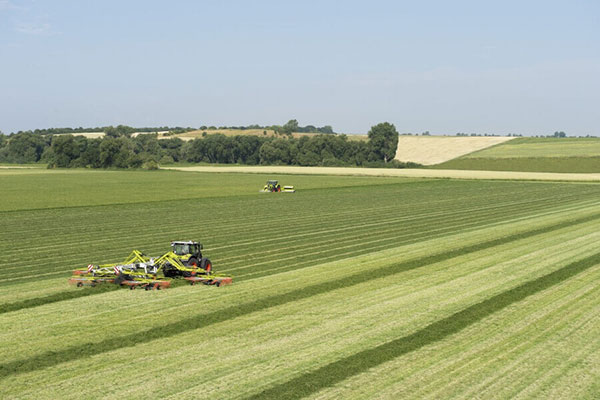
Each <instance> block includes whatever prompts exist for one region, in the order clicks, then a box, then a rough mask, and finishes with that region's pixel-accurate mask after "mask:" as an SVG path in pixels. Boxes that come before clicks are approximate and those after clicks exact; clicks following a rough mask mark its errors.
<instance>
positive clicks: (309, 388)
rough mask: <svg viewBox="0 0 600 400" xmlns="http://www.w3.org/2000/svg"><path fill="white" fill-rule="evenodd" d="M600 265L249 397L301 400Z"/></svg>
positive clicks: (538, 282)
mask: <svg viewBox="0 0 600 400" xmlns="http://www.w3.org/2000/svg"><path fill="white" fill-rule="evenodd" d="M598 264H600V253H596V254H593V255H592V256H590V257H587V258H585V259H583V260H580V261H576V262H574V263H571V264H568V265H566V266H564V267H562V268H560V269H558V270H556V271H553V272H551V273H549V274H547V275H544V276H542V277H540V278H537V279H534V280H531V281H529V282H526V283H523V284H521V285H519V286H517V287H515V288H513V289H510V290H507V291H505V292H502V293H500V294H498V295H495V296H492V297H490V298H488V299H487V300H484V301H482V302H481V303H477V304H475V305H472V306H470V307H467V308H465V309H463V310H461V311H459V312H457V313H454V314H452V315H450V316H448V317H446V318H444V319H441V320H438V321H436V322H434V323H433V324H430V325H428V326H426V327H425V328H423V329H421V330H418V331H416V332H415V333H413V334H411V335H408V336H403V337H400V338H397V339H394V340H392V341H390V342H387V343H384V344H382V345H380V346H377V347H374V348H371V349H367V350H363V351H361V352H358V353H355V354H353V355H351V356H349V357H344V358H341V359H339V360H337V361H335V362H333V363H331V364H328V365H326V366H324V367H321V368H319V369H317V370H314V371H311V372H309V373H306V374H304V375H301V376H299V377H297V378H294V379H292V380H289V381H287V382H284V383H281V384H279V385H276V386H273V387H271V388H269V389H267V390H265V391H263V392H260V393H258V394H256V395H254V396H251V397H249V399H301V398H303V397H305V396H307V395H309V394H311V393H314V392H316V391H318V390H320V389H323V388H326V387H328V386H331V385H333V384H335V383H337V382H340V381H342V380H344V379H346V378H349V377H351V376H353V375H357V374H360V373H361V372H364V371H366V370H368V369H369V368H373V367H376V366H378V365H381V364H383V363H385V362H387V361H391V360H393V359H395V358H397V357H399V356H401V355H403V354H406V353H408V352H411V351H415V350H417V349H420V348H422V347H424V346H427V345H428V344H431V343H435V342H437V341H439V340H442V339H443V338H445V337H447V336H450V335H452V334H455V333H457V332H460V331H461V330H463V329H465V328H466V327H468V326H469V325H472V324H474V323H476V322H478V321H480V320H481V319H483V318H485V317H487V316H489V315H491V314H492V313H495V312H497V311H499V310H502V309H503V308H505V307H508V306H510V305H512V304H514V303H516V302H519V301H521V300H523V299H525V298H526V297H528V296H531V295H533V294H535V293H538V292H540V291H542V290H545V289H548V288H550V287H551V286H554V285H556V284H559V283H561V282H563V281H565V280H566V279H569V278H571V277H573V276H575V275H577V274H579V273H581V272H583V271H585V270H587V269H589V268H591V267H594V266H596V265H598Z"/></svg>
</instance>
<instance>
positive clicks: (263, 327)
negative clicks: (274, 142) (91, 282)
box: [0, 172, 600, 398]
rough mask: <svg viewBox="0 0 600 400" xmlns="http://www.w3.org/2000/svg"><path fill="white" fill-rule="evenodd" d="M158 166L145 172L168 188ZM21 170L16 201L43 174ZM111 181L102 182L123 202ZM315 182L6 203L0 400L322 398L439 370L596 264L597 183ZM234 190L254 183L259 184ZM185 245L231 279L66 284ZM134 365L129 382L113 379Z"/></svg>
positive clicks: (0, 265)
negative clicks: (327, 185) (132, 286)
mask: <svg viewBox="0 0 600 400" xmlns="http://www.w3.org/2000/svg"><path fill="white" fill-rule="evenodd" d="M163 173H164V172H161V174H160V175H159V174H156V175H152V174H147V175H148V176H151V177H152V176H155V177H160V178H157V179H159V180H160V181H163V182H167V181H169V179H164V180H163V178H162V176H163V175H162V174H163ZM141 174H144V173H141ZM164 174H165V175H164V176H166V177H172V179H175V178H177V177H180V176H184V175H188V174H184V173H175V172H169V173H164ZM41 175H42V176H43V175H44V174H41ZM189 175H190V176H192V177H191V178H186V179H190V180H198V181H203V182H209V183H210V182H212V183H210V184H211V185H216V184H217V183H216V182H217V181H216V180H215V181H211V179H213V178H214V177H213V176H210V174H189ZM206 175H209V176H206ZM23 176H24V177H25V178H23V180H22V181H21V183H20V185H21V186H20V188H21V189H20V190H22V191H26V192H27V191H29V190H31V189H32V188H33V187H34V186H35V185H36V184H37V183H38V181H37V180H36V179H32V180H31V181H29V184H28V183H27V182H28V181H27V179H28V178H27V176H28V175H23ZM31 176H34V175H31ZM48 176H50V175H48ZM67 176H69V175H67ZM70 176H72V177H73V178H72V179H74V180H75V181H77V180H78V179H80V178H79V177H77V174H73V175H70ZM111 176H112V177H113V178H112V179H115V180H116V181H114V182H110V181H109V180H107V181H103V182H100V181H99V182H100V183H98V185H99V186H100V187H102V188H104V189H105V190H106V191H107V192H108V193H115V194H116V193H122V192H121V189H119V188H121V187H122V186H121V185H122V183H123V182H119V179H121V177H120V175H118V174H112V175H111ZM290 178H291V177H290ZM323 178H324V181H323V182H326V181H327V180H329V181H330V182H331V183H332V185H331V186H335V187H333V188H331V189H329V190H323V189H322V186H319V185H320V184H321V183H319V182H318V181H317V182H314V183H313V185H315V186H313V187H314V189H306V190H301V191H299V192H298V193H296V195H294V196H283V195H279V196H268V195H267V196H265V195H259V194H258V193H255V192H254V191H253V193H251V194H239V193H230V194H228V193H225V192H223V193H220V194H219V195H212V194H211V195H207V196H204V195H203V194H202V193H198V194H193V193H192V195H193V196H196V197H194V198H175V199H161V198H160V196H158V195H157V198H153V196H152V195H151V194H148V196H145V197H143V198H141V197H136V198H134V199H133V200H131V202H130V203H125V202H118V201H114V202H113V203H110V202H111V197H110V196H107V197H106V198H105V199H104V200H103V201H105V203H103V204H98V203H95V201H96V200H95V199H93V198H90V197H87V195H86V194H85V193H81V192H84V190H83V189H82V190H81V192H78V190H77V185H75V184H74V183H73V182H71V185H72V186H71V187H70V188H69V189H68V192H70V193H71V195H72V196H73V198H74V199H77V201H76V202H75V203H77V204H75V203H74V206H72V207H66V206H62V207H60V206H59V207H53V208H45V207H38V204H37V203H26V204H28V206H29V207H31V208H30V209H28V210H15V209H14V208H13V209H10V210H6V211H4V212H0V221H1V223H2V225H3V227H6V229H3V230H1V231H0V235H3V236H2V237H0V239H2V240H0V246H2V248H1V249H0V250H2V251H0V304H1V305H2V307H3V311H4V312H3V313H2V314H0V356H2V358H3V361H2V363H1V365H0V395H1V396H2V397H40V396H42V397H54V398H58V397H60V398H69V397H77V396H81V392H80V391H79V392H78V391H77V388H81V385H82V382H85V388H86V391H87V392H86V393H88V395H89V396H91V397H107V398H110V397H121V398H122V397H133V398H137V397H144V396H147V395H148V394H149V393H151V394H152V395H153V396H156V397H171V398H199V397H200V398H240V397H244V396H259V397H260V396H261V395H259V394H260V393H262V392H264V393H263V395H267V394H271V395H275V394H280V393H283V392H280V391H281V390H284V389H285V388H284V386H285V387H289V388H290V389H293V390H292V391H291V392H292V393H291V397H294V396H295V397H298V396H300V395H308V394H315V395H316V394H317V393H319V392H321V391H323V390H325V391H326V390H327V389H328V388H335V387H337V385H338V384H344V382H347V381H348V380H352V379H353V378H355V377H357V376H361V375H363V374H365V373H367V372H368V371H367V370H366V369H364V368H363V367H361V365H363V366H364V365H369V366H370V368H373V369H378V368H383V367H384V366H385V365H387V363H389V362H395V361H396V360H398V359H404V357H407V356H408V355H409V354H410V353H419V354H422V357H421V358H423V359H424V360H427V359H428V358H427V357H432V359H433V357H434V355H430V356H427V352H425V353H423V351H424V350H425V349H426V348H428V347H429V346H435V345H437V344H438V343H441V342H445V341H447V340H450V339H451V338H452V337H453V336H454V335H457V334H459V335H460V334H462V333H461V332H462V331H463V330H464V331H466V330H469V329H470V327H473V326H475V325H480V324H484V325H485V324H486V321H487V320H488V319H489V318H491V317H492V316H493V315H496V314H499V313H503V312H504V311H505V310H508V309H511V308H512V307H518V306H519V305H520V304H522V302H524V301H529V300H527V299H529V298H530V297H532V296H533V297H535V296H537V295H538V294H543V293H545V292H546V291H548V290H551V289H552V288H553V287H555V286H561V285H562V284H563V283H569V282H571V281H572V280H573V279H577V276H579V275H581V274H586V273H587V271H590V270H593V268H594V266H595V265H597V264H598V262H597V261H598V260H597V259H596V258H597V257H598V256H597V253H598V250H597V248H596V246H595V243H596V242H597V240H598V238H599V237H598V233H597V228H596V227H597V221H598V218H599V216H600V206H599V205H598V201H597V198H598V194H599V192H600V186H598V185H594V184H577V185H573V184H560V183H531V182H485V181H481V182H475V181H473V182H471V181H450V180H427V181H419V180H395V179H385V180H381V181H377V180H374V181H372V180H371V178H362V179H359V178H353V179H352V180H338V178H335V177H323ZM0 179H2V177H1V176H0ZM122 179H123V180H124V181H129V182H131V180H132V177H131V176H127V175H124V176H123V177H122ZM140 179H141V180H142V181H140V182H139V184H140V186H145V185H146V183H145V182H151V181H152V179H151V178H148V181H144V179H146V178H144V177H142V178H140ZM232 179H239V180H240V185H241V186H244V185H247V187H252V188H253V189H254V190H257V189H256V188H254V186H253V185H254V181H253V180H254V179H255V176H247V175H240V176H237V177H233V178H232ZM307 179H309V180H310V178H307ZM281 180H282V181H283V178H282V179H281ZM142 182H143V183H142ZM135 184H136V183H135V182H133V183H130V184H129V185H128V186H130V187H131V186H133V187H134V188H135ZM170 188H173V186H170ZM212 190H217V189H216V188H213V187H212V186H211V187H208V188H207V191H208V192H211V191H212ZM211 193H213V192H211ZM161 195H162V194H161ZM177 238H192V239H199V240H201V241H202V242H203V243H204V244H205V247H206V255H208V256H209V257H210V258H211V259H212V260H213V262H214V264H215V267H217V268H218V269H219V270H220V271H221V272H227V273H232V274H234V276H235V283H234V285H233V286H230V287H226V288H206V287H189V286H185V287H177V288H175V289H172V290H168V291H160V292H144V291H133V292H132V291H127V290H112V291H104V292H101V291H99V292H94V291H87V290H78V289H76V288H69V287H67V286H66V283H64V284H61V285H57V283H58V282H60V279H61V278H64V279H65V281H66V277H67V276H68V275H69V271H70V270H71V269H73V268H74V267H79V266H84V265H86V264H87V263H89V262H91V261H94V262H105V261H118V260H119V259H120V258H122V257H123V256H125V255H126V254H127V253H128V251H129V250H131V248H134V247H137V248H140V249H141V250H144V251H146V252H148V253H152V254H158V253H160V252H162V251H165V250H166V247H167V246H168V241H169V240H171V239H177ZM560 271H562V272H560ZM564 318H567V319H568V318H570V314H565V315H564ZM485 326H487V325H485ZM511 335H512V334H511V333H510V332H507V333H506V337H507V338H508V337H512V336H511ZM34 337H35V338H39V339H37V340H35V341H32V340H31V338H34ZM410 337H412V338H413V339H410V340H409V339H407V338H410ZM390 343H395V344H394V345H392V344H390ZM411 343H412V344H411ZM414 343H418V344H420V345H417V346H416V347H414V346H415V345H414ZM386 345H387V346H389V347H385V346H386ZM407 346H408V347H407ZM411 346H413V347H411ZM473 346H474V345H473ZM383 349H385V350H386V351H383ZM402 349H404V350H402ZM406 349H409V350H410V351H409V350H406ZM423 354H424V355H423ZM382 357H383V358H382ZM385 357H388V358H385ZM450 357H451V358H452V356H450ZM454 357H457V356H454ZM415 362H416V361H413V362H410V361H408V362H407V365H406V367H407V368H409V369H410V368H411V366H414V365H416V364H414V363H415ZM346 363H347V364H348V369H346V368H342V366H343V365H345V364H346ZM556 365H563V366H564V368H566V369H567V371H573V370H572V369H569V368H570V367H568V366H567V365H566V364H561V363H559V364H556ZM481 367H482V365H481V364H477V362H474V363H473V365H472V366H469V367H468V370H469V371H473V373H474V374H475V375H477V372H476V371H477V370H478V368H481ZM124 370H129V371H136V372H135V374H134V375H135V379H134V380H129V381H128V382H127V384H119V383H117V384H115V382H120V380H119V378H120V377H122V371H124ZM318 371H321V372H323V373H318ZM350 371H351V372H352V373H350ZM205 374H208V375H210V379H198V377H201V378H204V376H205ZM324 376H327V378H325V377H324ZM494 377H496V375H495V371H489V370H488V371H486V372H485V374H483V375H480V376H479V378H481V379H488V378H490V379H492V378H494ZM497 378H498V379H502V378H501V376H497ZM207 381H208V382H210V384H209V385H206V382H207ZM32 382H34V383H32ZM286 382H287V384H286ZM388 384H389V385H391V386H390V388H394V387H395V386H394V385H396V383H395V382H388ZM447 384H448V385H451V382H450V383H447ZM364 385H365V387H366V388H368V387H369V383H368V381H367V382H366V383H364ZM306 387H308V389H306ZM371 389H372V388H371ZM550 389H553V388H550ZM360 390H361V389H360V388H358V389H353V390H349V391H345V392H344V391H343V396H342V397H344V398H348V397H350V398H351V397H355V395H357V394H358V393H359V392H360ZM415 390H416V389H415ZM586 390H588V389H586ZM589 390H592V389H589ZM408 395H410V393H409V394H408ZM441 397H444V396H443V395H442V396H441ZM279 398H281V397H279Z"/></svg>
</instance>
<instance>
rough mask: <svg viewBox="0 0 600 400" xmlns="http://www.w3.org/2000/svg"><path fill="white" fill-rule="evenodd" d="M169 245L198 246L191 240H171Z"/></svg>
mask: <svg viewBox="0 0 600 400" xmlns="http://www.w3.org/2000/svg"><path fill="white" fill-rule="evenodd" d="M171 244H198V242H194V241H193V240H173V241H172V242H171Z"/></svg>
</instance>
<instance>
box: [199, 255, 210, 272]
mask: <svg viewBox="0 0 600 400" xmlns="http://www.w3.org/2000/svg"><path fill="white" fill-rule="evenodd" d="M200 268H202V269H203V270H205V271H206V273H207V274H211V273H212V263H211V262H210V260H209V259H208V258H206V257H202V260H201V261H200Z"/></svg>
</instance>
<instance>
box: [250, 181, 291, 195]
mask: <svg viewBox="0 0 600 400" xmlns="http://www.w3.org/2000/svg"><path fill="white" fill-rule="evenodd" d="M259 192H261V193H279V192H281V193H295V192H296V190H295V189H294V187H293V186H284V187H283V189H282V188H281V185H279V182H278V181H274V180H270V181H267V184H266V185H265V186H264V187H263V189H262V190H259Z"/></svg>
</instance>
